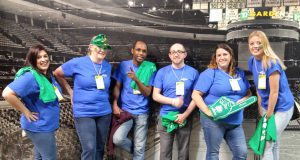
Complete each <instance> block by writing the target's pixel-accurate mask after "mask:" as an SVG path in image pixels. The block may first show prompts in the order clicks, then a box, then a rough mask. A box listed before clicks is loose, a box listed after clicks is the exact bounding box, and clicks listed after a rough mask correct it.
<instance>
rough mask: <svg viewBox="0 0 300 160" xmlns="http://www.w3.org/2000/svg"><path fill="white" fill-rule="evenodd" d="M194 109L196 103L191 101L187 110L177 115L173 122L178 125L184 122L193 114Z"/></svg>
mask: <svg viewBox="0 0 300 160" xmlns="http://www.w3.org/2000/svg"><path fill="white" fill-rule="evenodd" d="M195 108H196V103H195V102H194V101H193V100H192V101H191V103H190V104H189V106H188V108H187V109H186V110H185V111H184V112H183V113H182V114H178V115H177V119H176V120H175V122H177V123H179V124H181V123H183V122H184V120H185V119H186V118H187V117H188V116H189V115H190V114H191V113H192V112H193V110H194V109H195Z"/></svg>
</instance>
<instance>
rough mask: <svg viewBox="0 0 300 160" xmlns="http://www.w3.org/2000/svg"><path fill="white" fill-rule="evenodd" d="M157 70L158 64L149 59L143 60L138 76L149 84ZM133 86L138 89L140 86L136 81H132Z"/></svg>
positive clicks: (144, 82)
mask: <svg viewBox="0 0 300 160" xmlns="http://www.w3.org/2000/svg"><path fill="white" fill-rule="evenodd" d="M155 71H156V66H155V64H154V63H152V62H149V61H143V63H142V64H141V65H140V67H139V69H138V71H137V72H136V77H137V78H138V79H139V80H140V81H141V82H142V83H143V84H144V85H145V86H148V85H149V81H150V77H151V76H152V74H153V73H154V72H155ZM130 86H131V88H133V89H135V90H138V86H137V84H136V83H135V81H132V82H131V83H130Z"/></svg>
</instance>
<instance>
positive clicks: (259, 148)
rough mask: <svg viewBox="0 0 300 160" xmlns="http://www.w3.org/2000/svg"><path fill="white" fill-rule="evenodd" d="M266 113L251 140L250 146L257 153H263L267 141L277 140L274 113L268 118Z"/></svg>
mask: <svg viewBox="0 0 300 160" xmlns="http://www.w3.org/2000/svg"><path fill="white" fill-rule="evenodd" d="M265 117H266V115H264V116H263V117H262V118H261V119H260V121H259V122H258V125H257V127H256V130H255V132H254V135H253V136H252V137H251V138H250V140H249V143H248V144H249V146H250V148H251V149H252V150H253V152H254V153H255V154H257V155H263V154H264V149H265V144H266V141H272V142H276V140H277V135H276V124H275V118H274V114H272V116H271V117H270V118H269V119H268V120H267V119H266V118H265Z"/></svg>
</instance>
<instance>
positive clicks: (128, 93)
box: [113, 41, 156, 160]
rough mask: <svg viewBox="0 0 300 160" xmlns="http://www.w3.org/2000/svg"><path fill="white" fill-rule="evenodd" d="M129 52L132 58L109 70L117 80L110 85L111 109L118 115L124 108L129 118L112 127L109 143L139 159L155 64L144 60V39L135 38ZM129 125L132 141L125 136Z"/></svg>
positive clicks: (145, 50) (142, 155)
mask: <svg viewBox="0 0 300 160" xmlns="http://www.w3.org/2000/svg"><path fill="white" fill-rule="evenodd" d="M131 53H132V60H128V61H123V62H121V63H120V64H119V66H118V68H117V69H116V71H115V73H114V74H113V78H114V79H115V80H116V81H117V82H116V86H115V88H114V101H113V113H114V115H115V116H117V117H119V116H120V112H122V111H127V112H129V113H130V114H131V115H132V117H133V118H132V119H131V120H129V121H126V122H124V123H123V124H122V125H121V126H120V127H119V128H118V129H117V130H116V132H115V134H114V135H113V143H114V144H115V145H116V146H119V147H121V148H122V149H124V150H126V151H127V152H129V153H133V159H134V160H143V159H145V158H144V152H145V145H146V140H147V132H148V117H149V95H150V94H151V90H152V83H153V80H154V76H155V71H156V66H155V65H154V63H152V62H149V61H145V59H146V57H147V54H148V49H147V45H146V43H145V42H143V41H136V42H135V43H134V45H133V48H132V49H131ZM119 98H120V99H119ZM118 101H120V104H118ZM132 128H133V141H131V140H130V139H128V138H127V135H128V133H129V131H130V130H131V129H132Z"/></svg>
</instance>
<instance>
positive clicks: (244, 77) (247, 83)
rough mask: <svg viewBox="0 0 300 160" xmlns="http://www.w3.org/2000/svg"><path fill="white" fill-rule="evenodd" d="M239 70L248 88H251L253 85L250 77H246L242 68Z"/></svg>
mask: <svg viewBox="0 0 300 160" xmlns="http://www.w3.org/2000/svg"><path fill="white" fill-rule="evenodd" d="M238 71H239V74H240V77H241V78H242V80H243V82H244V84H245V86H246V88H247V89H249V88H250V87H251V85H250V83H249V81H248V79H247V78H246V75H245V72H244V71H243V70H241V69H238Z"/></svg>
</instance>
